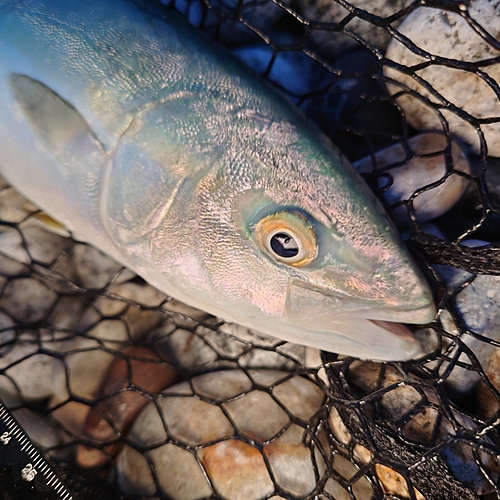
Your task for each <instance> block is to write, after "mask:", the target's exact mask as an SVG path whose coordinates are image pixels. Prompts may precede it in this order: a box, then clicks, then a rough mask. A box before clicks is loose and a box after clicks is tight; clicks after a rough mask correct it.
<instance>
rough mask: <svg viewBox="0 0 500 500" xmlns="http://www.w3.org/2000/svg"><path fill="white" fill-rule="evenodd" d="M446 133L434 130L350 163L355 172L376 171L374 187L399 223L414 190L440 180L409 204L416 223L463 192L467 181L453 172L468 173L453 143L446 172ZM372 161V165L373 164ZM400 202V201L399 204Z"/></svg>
mask: <svg viewBox="0 0 500 500" xmlns="http://www.w3.org/2000/svg"><path fill="white" fill-rule="evenodd" d="M446 151H447V144H446V136H445V135H443V134H438V133H432V132H429V133H423V134H420V135H417V136H415V137H412V138H411V139H409V140H408V142H405V143H397V144H394V145H393V146H390V147H388V148H386V149H383V150H381V151H378V152H377V153H376V154H375V156H374V157H373V159H372V157H371V156H367V157H365V158H363V159H361V160H358V161H356V162H355V163H354V167H355V168H356V170H357V171H358V172H359V173H372V172H377V173H378V175H379V177H378V179H377V182H378V187H379V188H380V189H383V196H384V198H385V199H386V201H387V203H389V204H390V205H395V204H398V205H396V206H395V207H394V208H393V210H392V216H393V217H394V219H395V220H396V222H399V223H400V224H404V223H408V221H409V212H408V208H409V207H408V204H409V200H410V199H411V198H412V196H413V195H414V193H416V192H417V191H419V190H421V189H423V188H425V187H426V186H430V185H431V184H434V183H437V182H441V181H442V182H441V183H440V184H438V185H437V186H435V187H432V188H430V189H427V190H425V191H422V192H420V193H417V195H416V196H415V197H414V198H413V200H412V202H411V203H412V204H413V208H414V210H415V215H416V217H417V220H418V221H419V222H424V221H427V220H430V219H434V218H436V217H439V216H440V215H442V214H443V213H445V212H447V211H448V210H449V209H450V208H451V207H453V205H455V203H456V202H457V201H458V200H459V199H460V197H461V196H462V194H463V193H464V192H465V190H466V188H467V186H468V184H469V180H468V179H467V178H465V177H463V176H461V175H459V174H457V173H455V172H456V171H458V172H464V173H466V174H470V166H469V163H468V161H467V158H466V157H465V154H464V153H463V152H462V151H461V150H460V148H459V146H458V145H457V143H455V142H452V143H451V160H452V164H451V165H450V167H451V168H453V170H452V171H451V174H450V175H449V176H448V177H446V176H447V173H448V171H449V169H448V167H447V164H446ZM373 160H374V162H375V164H374V163H373ZM400 202H403V204H402V205H401V204H400Z"/></svg>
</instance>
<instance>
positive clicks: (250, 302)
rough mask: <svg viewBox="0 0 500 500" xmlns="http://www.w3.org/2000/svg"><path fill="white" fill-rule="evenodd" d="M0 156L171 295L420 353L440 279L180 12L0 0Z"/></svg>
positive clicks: (333, 338) (382, 351)
mask: <svg viewBox="0 0 500 500" xmlns="http://www.w3.org/2000/svg"><path fill="white" fill-rule="evenodd" d="M0 148H1V155H0V173H2V175H4V176H5V177H6V179H7V180H8V181H9V182H10V183H12V184H13V185H14V186H15V187H16V188H18V189H19V190H20V191H21V192H22V193H23V194H24V195H25V196H27V197H28V198H29V199H31V200H32V201H33V202H34V203H35V204H37V205H38V206H39V207H41V208H42V209H43V210H44V211H45V212H47V213H48V214H49V215H51V216H52V217H54V218H55V219H56V220H58V221H59V222H61V223H62V224H63V225H64V226H66V227H67V228H68V229H69V230H70V231H71V232H72V233H73V234H74V235H75V237H76V238H77V239H79V240H82V241H86V242H88V243H91V244H92V245H94V246H96V247H97V248H99V249H101V250H102V251H104V252H105V253H107V254H109V255H110V256H112V257H113V258H115V259H116V260H117V261H119V262H120V263H122V264H123V265H125V266H127V267H129V268H130V269H132V270H134V271H135V272H137V273H138V274H139V275H140V276H142V277H143V278H144V279H145V280H147V281H148V282H149V283H151V284H152V285H153V286H156V287H157V288H159V289H160V290H162V291H164V292H165V293H167V294H170V295H172V296H174V297H176V298H178V299H179V300H182V301H184V302H186V303H188V304H191V305H193V306H195V307H198V308H200V309H203V310H205V311H207V312H209V313H212V314H215V315H217V316H220V317H222V318H224V319H226V320H229V321H234V322H237V323H240V324H243V325H245V326H248V327H251V328H254V329H256V330H259V331H262V332H265V333H268V334H271V335H274V336H277V337H279V338H283V339H285V340H289V341H293V342H298V343H302V344H306V345H311V346H314V347H318V348H321V349H324V350H328V351H332V352H337V353H342V354H350V355H355V356H359V357H364V358H372V359H391V360H400V359H408V358H411V357H414V356H416V355H418V354H419V352H420V345H419V343H418V342H417V341H416V340H415V339H414V338H413V337H412V336H411V334H410V332H409V330H407V329H406V328H405V327H402V326H401V325H398V322H403V323H417V324H418V323H427V322H428V321H430V320H432V318H433V317H434V305H433V301H432V296H431V292H430V290H429V287H428V285H427V284H426V282H425V280H424V279H423V277H422V275H421V273H420V272H419V270H418V268H417V266H416V265H415V264H414V263H413V261H412V260H411V258H410V256H409V255H408V253H407V252H406V250H405V249H404V247H403V245H402V244H401V242H400V241H399V239H398V235H397V233H396V231H395V230H394V228H393V226H392V224H391V222H390V220H389V219H388V217H387V215H386V213H385V211H384V210H383V208H382V206H381V205H380V204H379V203H378V201H377V200H376V199H375V197H374V196H373V194H372V193H371V192H370V190H369V189H368V188H367V186H366V185H365V184H364V183H363V181H362V180H361V179H360V178H359V177H358V175H357V174H356V173H355V171H354V170H353V168H352V167H351V165H350V164H349V163H348V162H347V160H345V159H344V157H342V155H341V154H340V153H339V152H338V150H337V149H336V148H335V147H334V146H333V145H331V143H329V141H328V140H327V139H326V138H325V137H324V136H323V135H322V134H321V133H320V132H319V131H318V129H317V128H315V127H314V126H313V125H312V124H311V123H310V122H308V121H306V119H305V118H304V117H303V116H302V115H301V114H300V112H299V111H298V110H296V109H295V108H294V107H293V106H292V105H291V104H290V103H288V102H287V101H286V100H285V99H284V98H283V97H281V96H280V95H279V94H277V93H276V92H275V91H274V90H273V89H272V88H271V87H270V86H268V85H267V84H266V83H265V82H263V81H261V79H260V78H259V77H258V76H257V75H255V74H254V73H253V72H252V71H251V70H249V69H247V68H245V67H243V66H242V65H241V64H240V63H239V62H238V61H236V59H233V58H232V57H231V56H230V55H229V54H228V53H227V52H226V51H224V50H223V49H221V48H219V47H217V46H216V45H215V44H213V43H212V42H210V41H208V40H207V39H205V38H204V37H203V36H202V35H200V34H199V33H198V32H196V30H194V28H192V27H191V26H189V25H187V24H186V23H185V22H184V21H183V20H182V19H181V18H179V17H178V16H177V15H176V14H175V13H173V12H170V11H163V10H157V9H156V7H153V6H152V4H151V3H147V2H138V1H133V0H106V1H102V0H88V1H86V2H81V1H77V0H66V1H65V2H60V1H59V0H44V1H40V0H25V1H22V2H20V1H19V0H0Z"/></svg>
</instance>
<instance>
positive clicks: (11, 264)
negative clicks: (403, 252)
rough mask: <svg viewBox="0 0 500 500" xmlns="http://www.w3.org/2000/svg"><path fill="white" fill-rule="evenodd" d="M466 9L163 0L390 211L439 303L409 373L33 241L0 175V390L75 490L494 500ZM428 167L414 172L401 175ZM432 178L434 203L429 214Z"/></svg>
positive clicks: (496, 285)
mask: <svg viewBox="0 0 500 500" xmlns="http://www.w3.org/2000/svg"><path fill="white" fill-rule="evenodd" d="M475 2H476V3H471V4H470V5H469V4H468V3H467V2H455V1H452V0H442V1H439V0H433V1H432V2H430V1H426V2H418V1H416V2H409V1H405V0H394V1H391V2H385V1H381V2H380V4H376V3H375V2H370V4H369V5H368V4H367V3H366V2H353V3H348V2H346V1H345V0H328V1H321V0H320V1H316V2H314V3H313V2H312V1H311V2H308V1H306V0H304V1H302V2H297V3H295V2H294V1H285V0H275V1H274V2H272V1H270V0H269V1H268V0H266V1H263V0H250V1H246V0H239V1H236V0H206V3H202V2H199V1H197V0H175V1H174V2H172V4H171V7H172V8H175V9H177V10H178V11H179V12H180V13H181V14H182V15H184V16H185V17H186V18H187V19H188V20H189V22H191V24H193V25H195V26H196V27H197V28H198V29H200V30H202V31H204V32H206V33H207V34H208V35H209V36H210V37H212V38H213V39H215V40H217V41H218V42H220V43H222V44H223V45H225V46H226V47H227V48H228V49H230V50H231V51H233V53H234V54H235V55H236V56H237V57H239V58H241V59H242V60H243V61H244V62H245V63H247V64H249V65H251V66H252V67H254V69H256V71H258V72H259V73H261V74H262V75H263V77H264V78H266V79H268V80H269V81H270V82H271V83H272V84H273V85H275V86H276V87H277V88H278V89H279V90H280V91H281V92H282V93H283V94H285V95H286V96H287V97H288V98H289V99H290V100H291V101H292V102H293V103H294V104H296V105H297V106H298V107H299V108H301V109H302V110H303V111H304V113H305V114H306V115H307V116H308V117H309V118H310V119H311V120H312V121H314V122H315V123H316V125H317V126H318V127H319V128H321V129H322V130H323V131H324V132H325V133H326V134H327V135H328V136H329V137H330V138H331V139H332V141H333V142H334V143H335V144H337V145H338V146H339V148H340V149H341V150H342V152H343V153H344V154H345V155H346V156H347V157H348V158H349V159H350V160H351V161H352V162H353V163H355V165H356V168H358V170H359V171H360V173H361V174H362V175H363V176H364V177H365V178H366V180H367V182H368V183H369V185H370V186H371V187H372V188H373V190H374V191H375V192H376V194H377V195H378V196H379V197H380V199H381V200H382V201H383V203H385V205H386V207H387V209H388V210H389V211H391V213H392V214H393V216H394V220H395V221H396V223H397V225H398V228H399V229H400V232H401V235H402V238H403V239H404V241H405V242H406V244H407V246H408V247H409V248H410V250H411V252H412V253H413V255H414V257H415V259H416V260H417V261H418V262H419V264H420V265H421V267H422V269H423V270H424V271H425V272H426V274H427V278H428V280H429V282H430V283H431V285H432V287H433V290H434V293H435V297H436V303H437V304H438V313H437V315H436V318H435V320H434V321H433V322H432V324H430V325H425V327H421V328H414V330H415V334H416V335H417V336H418V337H419V339H420V340H421V342H422V345H423V346H424V349H425V352H426V354H425V356H423V357H421V358H419V359H417V360H415V361H411V362H405V363H374V362H368V361H360V360H356V359H353V358H348V357H344V356H338V355H335V354H331V353H324V352H319V351H316V350H314V349H307V348H305V347H302V346H297V345H294V344H290V343H286V342H283V341H280V340H276V339H271V338H268V337H265V336H262V335H259V334H256V333H254V332H251V331H248V330H247V329H245V328H241V327H238V326H236V325H231V324H226V323H224V322H222V321H220V320H218V319H217V318H214V317H211V316H209V315H207V314H205V313H204V312H202V311H197V310H195V309H192V308H190V307H188V306H186V305H184V304H181V303H179V302H177V301H176V300H173V299H171V298H169V297H166V296H164V295H163V294H161V293H160V292H158V291H156V290H155V289H153V288H152V287H150V286H149V285H147V284H146V283H144V282H143V281H142V280H141V279H139V278H137V277H135V276H134V275H133V274H132V273H130V272H129V271H127V270H124V269H122V268H121V266H119V265H118V264H116V263H114V262H113V261H111V260H110V259H109V258H107V257H106V256H104V255H102V254H101V253H100V252H98V251H97V250H95V249H93V248H92V247H91V246H88V245H85V244H82V243H78V242H75V241H73V240H72V239H70V238H68V237H65V236H64V235H58V234H55V233H54V232H47V231H46V230H45V228H46V227H47V225H50V224H51V221H50V220H48V219H47V218H46V217H45V216H44V214H41V213H40V212H38V211H37V208H36V207H34V206H32V205H31V204H30V203H28V202H27V201H26V200H24V199H23V198H22V197H21V196H20V195H19V194H17V193H16V192H15V191H14V190H13V189H12V188H11V187H9V186H8V185H6V184H5V183H4V184H2V186H1V189H0V219H1V220H0V231H1V232H0V285H1V295H0V356H1V357H0V395H1V396H0V397H1V400H2V401H3V404H4V405H5V406H6V407H8V408H9V410H10V412H11V413H12V414H13V416H14V417H15V419H16V420H17V421H18V422H19V423H20V425H21V426H22V428H23V429H24V430H25V431H26V433H27V434H28V435H29V437H30V439H31V440H32V442H33V443H35V445H36V446H37V447H38V448H39V449H40V450H42V451H43V453H44V455H45V456H46V457H47V458H48V459H50V460H51V462H52V464H53V466H54V467H55V469H56V470H57V472H58V474H59V475H60V477H61V478H62V479H63V480H64V481H65V482H66V484H67V485H68V487H69V489H70V490H71V491H72V492H73V493H74V498H82V499H83V498H91V497H92V498H103V499H118V498H151V499H153V498H154V499H198V498H214V499H215V498H221V499H231V500H232V499H245V500H251V499H256V500H257V499H264V498H265V499H273V500H277V499H287V500H292V499H299V498H300V499H302V498H303V499H313V498H314V499H335V500H347V499H351V500H354V499H355V500H369V499H371V498H373V499H381V498H387V499H411V500H420V499H426V500H435V499H473V498H483V499H485V500H486V499H494V498H500V490H499V486H498V479H499V473H500V443H499V436H498V432H497V423H498V420H499V416H500V413H499V408H500V394H499V388H500V380H499V379H498V371H499V370H498V363H499V362H500V337H499V336H498V332H499V331H500V299H499V297H500V278H499V274H500V252H499V246H498V245H499V244H500V239H499V229H498V228H499V227H500V226H499V223H500V189H499V187H498V186H499V185H500V182H499V181H500V164H499V162H498V160H496V159H495V156H500V154H499V152H497V151H496V150H497V148H498V146H497V144H496V142H497V141H498V138H497V137H496V136H495V133H496V131H497V128H498V127H499V125H498V122H499V121H500V110H498V106H499V103H500V88H499V86H498V83H497V81H496V80H497V79H496V78H495V75H496V71H497V70H496V68H497V65H498V64H500V52H499V49H500V46H499V43H500V42H499V41H498V40H497V39H496V38H497V33H498V32H499V30H498V29H497V28H496V24H497V21H496V17H498V18H500V16H498V14H496V17H495V12H496V11H495V9H498V6H497V4H495V3H494V2H488V1H486V0H485V1H484V2H483V3H482V4H481V3H480V2H479V0H475ZM367 7H369V10H363V9H364V8H367ZM166 8H167V7H166ZM410 16H414V17H415V18H417V21H418V22H417V21H414V23H416V24H412V23H410V22H408V19H410ZM405 19H406V20H405ZM412 19H413V18H412ZM403 20H405V21H403ZM418 23H420V24H418ZM449 30H452V31H449ZM440 44H443V46H442V47H441V45H440ZM388 46H389V48H388ZM471 46H473V47H472V49H471V48H470V47H471ZM455 87H456V89H455V90H456V93H453V88H455ZM464 95H465V97H464ZM478 96H479V97H478ZM485 110H486V111H485ZM421 131H432V132H436V134H434V142H433V145H434V146H433V147H430V146H429V144H428V142H425V141H424V144H423V146H422V142H419V139H418V137H419V134H420V133H421ZM416 137H417V139H415V138H416ZM452 140H453V141H452ZM395 144H396V145H397V147H396V149H392V150H388V149H387V148H390V147H392V148H394V145H395ZM436 144H437V146H436ZM381 150H385V153H384V154H383V155H382V156H380V155H379V153H378V152H379V151H381ZM460 151H464V152H465V155H466V156H464V155H461V153H460ZM466 157H467V159H466ZM384 158H385V160H384ZM435 159H438V160H439V162H438V163H440V165H441V167H440V168H441V170H439V169H437V172H438V173H437V174H436V173H435V172H434V174H433V175H434V176H432V175H430V176H429V175H427V176H426V172H427V170H429V169H426V168H424V169H423V171H422V172H420V174H419V175H418V176H417V177H418V179H417V181H415V180H414V179H413V177H411V180H409V179H410V178H409V177H406V176H407V175H409V174H408V170H409V169H408V168H406V166H405V165H406V164H407V163H408V162H409V161H410V160H411V161H415V160H423V161H427V160H435ZM431 163H432V162H431ZM419 168H420V167H418V165H417V166H416V167H414V170H417V171H418V169H419ZM427 173H428V172H427ZM401 179H403V180H401ZM452 181H454V182H455V184H456V185H457V186H458V187H456V189H457V190H458V194H456V195H454V196H455V198H454V199H453V201H452V202H449V204H448V206H447V207H446V209H445V210H444V211H443V210H441V211H440V209H439V208H437V209H435V208H433V209H429V208H428V205H429V204H430V202H431V201H434V200H442V199H443V198H445V197H446V196H448V195H450V192H453V190H454V189H455V188H454V186H453V182H452ZM405 183H406V184H405ZM411 183H413V184H411ZM402 185H403V186H404V185H410V186H412V188H411V190H410V191H408V189H406V192H405V191H404V188H402V187H401V186H402ZM426 193H427V195H426ZM426 196H427V198H425V197H426ZM450 196H451V195H450ZM457 199H458V201H456V200H457ZM423 200H426V201H425V203H424V201H423ZM0 440H1V437H0ZM0 494H1V495H2V498H17V497H16V496H15V493H12V491H10V492H9V491H7V489H6V487H5V485H4V486H3V487H2V492H1V493H0Z"/></svg>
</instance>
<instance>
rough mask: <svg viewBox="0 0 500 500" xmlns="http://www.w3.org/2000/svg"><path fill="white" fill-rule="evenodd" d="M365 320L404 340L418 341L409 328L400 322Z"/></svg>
mask: <svg viewBox="0 0 500 500" xmlns="http://www.w3.org/2000/svg"><path fill="white" fill-rule="evenodd" d="M367 321H370V323H374V324H375V325H377V326H379V327H380V328H383V329H384V330H387V331H388V332H390V333H393V334H394V335H397V336H398V337H399V338H401V339H403V340H406V341H408V342H415V341H417V342H418V340H417V339H416V337H415V335H413V333H412V332H411V330H409V329H408V328H407V327H406V326H405V325H403V324H402V323H396V322H395V321H381V320H376V319H373V320H371V319H369V320H367Z"/></svg>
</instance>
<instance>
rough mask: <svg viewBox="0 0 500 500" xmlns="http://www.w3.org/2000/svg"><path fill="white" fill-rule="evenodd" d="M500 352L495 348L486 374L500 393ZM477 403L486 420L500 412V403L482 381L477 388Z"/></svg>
mask: <svg viewBox="0 0 500 500" xmlns="http://www.w3.org/2000/svg"><path fill="white" fill-rule="evenodd" d="M499 366H500V351H499V349H498V348H495V350H494V351H493V353H492V355H491V357H490V359H489V360H488V365H487V366H486V369H485V373H486V376H487V377H488V381H489V382H490V383H491V385H492V386H493V387H494V388H495V389H496V390H497V391H500V370H499V369H498V367H499ZM476 401H477V406H478V412H479V414H480V415H481V416H482V417H484V418H492V417H493V416H494V415H495V414H496V413H497V412H498V410H500V401H499V398H498V396H496V395H495V394H494V393H493V392H492V391H491V390H490V388H489V387H488V386H487V385H486V384H485V382H484V381H483V380H480V381H479V383H478V385H477V388H476Z"/></svg>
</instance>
